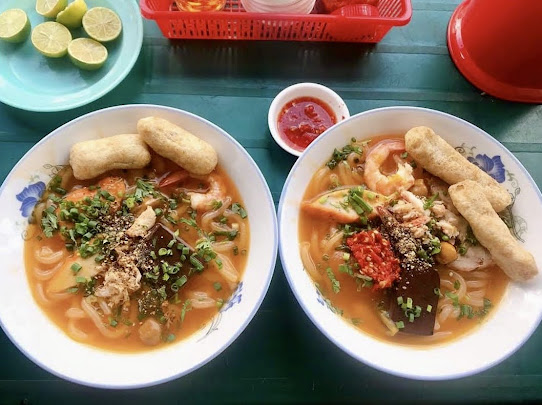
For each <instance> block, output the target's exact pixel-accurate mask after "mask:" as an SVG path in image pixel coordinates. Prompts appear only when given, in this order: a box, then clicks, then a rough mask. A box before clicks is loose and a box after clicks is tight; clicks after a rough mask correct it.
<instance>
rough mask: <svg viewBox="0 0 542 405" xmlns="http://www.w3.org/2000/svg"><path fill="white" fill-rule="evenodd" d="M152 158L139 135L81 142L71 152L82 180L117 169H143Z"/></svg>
mask: <svg viewBox="0 0 542 405" xmlns="http://www.w3.org/2000/svg"><path fill="white" fill-rule="evenodd" d="M150 161H151V154H150V153H149V150H148V149H147V145H146V144H145V142H143V139H142V138H141V136H140V135H138V134H123V135H115V136H111V137H109V138H102V139H96V140H92V141H84V142H78V143H76V144H75V145H73V146H72V148H71V151H70V165H71V167H72V168H73V175H74V176H75V178H76V179H78V180H88V179H93V178H94V177H96V176H99V175H100V174H102V173H105V172H107V171H109V170H113V169H141V168H143V167H145V166H147V165H148V164H149V162H150Z"/></svg>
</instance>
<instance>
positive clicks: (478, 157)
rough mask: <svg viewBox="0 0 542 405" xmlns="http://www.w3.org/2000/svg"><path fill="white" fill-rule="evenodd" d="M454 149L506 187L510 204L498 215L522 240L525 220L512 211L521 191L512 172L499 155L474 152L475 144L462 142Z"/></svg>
mask: <svg viewBox="0 0 542 405" xmlns="http://www.w3.org/2000/svg"><path fill="white" fill-rule="evenodd" d="M455 149H456V150H457V151H458V152H459V153H461V154H462V155H463V156H465V157H466V158H467V160H468V161H469V162H471V163H473V164H475V165H476V166H478V167H479V168H480V169H482V170H483V171H484V172H486V173H487V174H489V175H490V176H491V177H493V178H494V179H495V180H496V181H497V182H499V183H501V184H502V185H503V187H505V188H506V189H508V192H509V193H510V196H511V197H512V204H510V205H509V206H508V207H507V208H505V209H504V210H503V211H502V212H499V216H500V217H501V219H502V220H503V221H504V223H505V224H506V225H507V226H508V228H510V232H512V234H513V235H514V237H515V238H516V239H518V240H519V241H521V242H524V240H523V238H522V236H523V234H525V232H527V221H525V219H523V218H522V217H520V216H519V215H517V214H514V213H513V212H512V207H513V206H514V202H515V201H516V198H517V196H518V195H519V194H520V193H521V187H520V186H519V182H518V180H517V178H516V176H515V175H514V173H512V172H511V171H509V170H507V169H506V167H505V166H504V164H503V162H502V159H501V157H500V156H499V155H496V156H493V157H490V156H488V155H486V154H479V153H476V152H475V150H476V146H471V147H469V146H466V145H465V144H462V145H461V146H458V147H456V148H455Z"/></svg>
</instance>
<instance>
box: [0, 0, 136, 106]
mask: <svg viewBox="0 0 542 405" xmlns="http://www.w3.org/2000/svg"><path fill="white" fill-rule="evenodd" d="M86 2H87V5H88V7H89V8H92V7H99V6H102V7H108V8H110V9H112V10H114V11H115V12H116V13H117V14H118V15H119V17H120V19H121V20H122V34H121V35H120V37H119V38H118V39H116V40H115V41H113V42H111V43H107V44H105V46H106V47H107V50H108V51H109V58H108V59H107V62H106V63H105V65H104V66H103V67H102V68H101V69H99V70H97V71H93V72H89V71H84V70H80V69H78V68H77V67H75V66H74V65H73V64H72V63H71V61H70V60H69V58H68V57H67V56H65V57H63V58H60V59H51V58H46V57H45V56H42V55H41V54H40V53H39V52H38V51H37V50H36V49H35V48H34V47H33V46H32V42H31V41H30V36H29V37H28V38H27V40H26V41H25V42H23V43H22V44H10V43H4V42H3V41H0V101H1V102H3V103H6V104H9V105H11V106H13V107H17V108H21V109H23V110H28V111H40V112H50V111H65V110H69V109H72V108H76V107H80V106H82V105H85V104H88V103H90V102H91V101H94V100H96V99H98V98H100V97H102V96H103V95H105V94H107V93H108V92H109V91H110V90H112V89H113V88H114V87H115V86H117V85H118V84H119V83H120V82H121V81H122V79H124V78H125V77H126V75H127V74H128V73H129V72H130V70H131V69H132V67H133V66H134V64H135V62H136V60H137V57H138V56H139V52H140V51H141V44H142V43H143V23H142V20H141V14H140V11H139V6H138V4H137V2H135V1H133V0H123V1H114V0H86ZM35 5H36V1H35V0H7V1H5V0H4V1H2V3H1V4H0V12H3V11H5V10H7V9H10V8H21V9H23V10H24V11H25V12H26V13H27V14H28V18H29V19H30V22H31V24H32V28H34V27H35V26H37V25H38V24H41V23H42V22H45V21H51V19H47V18H45V17H42V16H41V15H39V14H38V13H37V12H36V10H35ZM72 36H73V37H74V38H79V37H86V36H87V35H86V34H85V32H84V30H83V29H82V28H80V29H77V30H72Z"/></svg>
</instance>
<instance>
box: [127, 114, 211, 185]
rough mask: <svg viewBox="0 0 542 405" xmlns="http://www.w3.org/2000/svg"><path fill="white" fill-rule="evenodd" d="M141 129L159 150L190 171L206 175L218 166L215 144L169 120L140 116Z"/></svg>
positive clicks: (139, 125)
mask: <svg viewBox="0 0 542 405" xmlns="http://www.w3.org/2000/svg"><path fill="white" fill-rule="evenodd" d="M137 131H138V132H139V133H140V134H141V136H142V137H143V140H144V141H145V142H146V143H147V145H149V146H150V147H151V148H152V149H153V150H154V151H155V152H156V153H158V154H159V155H160V156H163V157H165V158H168V159H170V160H172V161H174V162H175V163H177V164H178V165H179V166H181V167H182V168H183V169H186V170H187V171H189V172H190V173H193V174H199V175H205V174H209V173H211V172H212V171H213V170H214V168H215V167H216V164H217V162H218V157H217V154H216V151H215V150H214V149H213V147H212V146H211V145H209V144H208V143H207V142H205V141H203V140H201V139H199V138H198V137H196V136H195V135H192V134H191V133H190V132H188V131H186V130H184V129H183V128H181V127H178V126H177V125H174V124H172V123H171V122H169V121H167V120H164V119H162V118H157V117H148V118H143V119H140V120H139V122H138V123H137Z"/></svg>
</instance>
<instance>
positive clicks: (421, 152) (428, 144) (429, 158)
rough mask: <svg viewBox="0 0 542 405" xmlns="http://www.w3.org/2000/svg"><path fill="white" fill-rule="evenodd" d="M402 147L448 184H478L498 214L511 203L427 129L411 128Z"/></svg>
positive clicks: (504, 193)
mask: <svg viewBox="0 0 542 405" xmlns="http://www.w3.org/2000/svg"><path fill="white" fill-rule="evenodd" d="M405 147H406V148H405V149H406V151H407V152H408V154H409V155H410V156H411V157H412V158H413V159H414V160H415V161H416V163H418V164H419V165H421V166H422V167H423V168H424V169H425V170H427V171H428V172H430V173H431V174H434V175H435V176H437V177H440V178H441V179H442V180H444V181H445V182H446V183H448V184H455V183H459V182H460V181H463V180H474V181H475V182H477V183H478V184H480V186H482V188H483V190H484V194H485V196H486V197H487V199H488V200H489V202H490V203H491V205H492V206H493V208H494V209H495V211H497V212H500V211H502V210H503V209H505V208H506V207H508V206H509V205H510V204H511V203H512V199H511V197H510V194H509V193H508V191H507V190H506V189H505V188H504V187H501V186H500V185H499V183H497V181H496V180H495V179H494V178H493V177H491V176H490V175H488V174H487V173H486V172H484V171H483V170H482V169H480V168H479V167H478V166H476V165H474V164H472V163H471V162H469V161H468V160H467V159H465V158H464V157H463V156H462V155H461V154H460V153H459V152H458V151H456V150H455V149H454V148H453V147H452V146H451V145H450V144H448V142H446V141H445V140H444V139H442V138H441V137H440V136H438V135H437V134H435V132H434V131H433V130H432V129H431V128H428V127H416V128H412V129H411V130H410V131H408V132H407V133H406V135H405Z"/></svg>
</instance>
